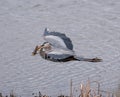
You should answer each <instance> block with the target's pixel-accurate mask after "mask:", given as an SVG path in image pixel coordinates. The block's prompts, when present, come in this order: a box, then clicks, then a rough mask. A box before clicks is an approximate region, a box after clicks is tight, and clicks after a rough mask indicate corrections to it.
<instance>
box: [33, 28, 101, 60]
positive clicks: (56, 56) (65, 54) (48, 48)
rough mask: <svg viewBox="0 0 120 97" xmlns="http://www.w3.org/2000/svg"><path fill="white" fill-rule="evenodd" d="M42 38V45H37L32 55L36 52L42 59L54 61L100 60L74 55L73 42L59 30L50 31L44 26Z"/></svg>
mask: <svg viewBox="0 0 120 97" xmlns="http://www.w3.org/2000/svg"><path fill="white" fill-rule="evenodd" d="M43 38H44V40H45V42H44V43H43V44H42V45H39V46H38V45H37V46H36V47H35V49H34V51H33V52H32V55H36V54H37V53H39V54H40V56H41V57H42V58H44V59H47V60H50V61H54V62H67V61H72V60H77V61H88V62H100V61H101V59H99V58H97V57H96V58H92V59H90V58H81V57H77V56H76V55H75V52H74V50H73V44H72V41H71V39H70V38H69V37H67V36H66V35H65V34H63V33H60V32H55V31H52V32H50V31H49V29H47V28H45V30H44V34H43Z"/></svg>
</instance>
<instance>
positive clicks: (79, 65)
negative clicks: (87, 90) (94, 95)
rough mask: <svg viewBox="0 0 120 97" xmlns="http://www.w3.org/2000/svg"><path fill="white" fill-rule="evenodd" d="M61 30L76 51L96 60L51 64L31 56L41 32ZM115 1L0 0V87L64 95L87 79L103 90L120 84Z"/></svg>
mask: <svg viewBox="0 0 120 97" xmlns="http://www.w3.org/2000/svg"><path fill="white" fill-rule="evenodd" d="M45 27H48V28H49V29H50V30H52V31H59V32H62V33H65V34H66V35H67V36H68V37H70V38H71V40H72V42H73V44H74V51H75V52H76V55H78V56H82V57H87V58H93V57H99V58H102V59H103V62H100V63H89V62H82V61H80V62H79V61H71V62H67V63H55V62H51V61H47V60H44V59H42V58H41V57H40V56H39V55H36V56H32V54H31V53H32V51H33V49H34V47H35V46H36V45H38V44H42V43H43V42H44V39H43V31H44V28H45ZM119 74H120V0H0V92H2V93H4V94H7V93H10V91H11V90H13V91H14V92H15V93H16V94H17V95H21V96H22V97H29V96H30V97H31V96H32V93H37V92H38V91H41V92H42V93H46V94H48V95H58V94H60V93H63V94H69V87H70V86H69V84H70V80H71V79H72V80H73V85H74V87H76V88H78V87H79V85H80V83H84V82H86V81H87V80H88V78H89V79H90V80H91V81H94V80H96V81H99V82H100V83H101V88H102V89H104V90H109V91H114V90H115V89H116V88H117V87H118V85H119V84H120V76H119Z"/></svg>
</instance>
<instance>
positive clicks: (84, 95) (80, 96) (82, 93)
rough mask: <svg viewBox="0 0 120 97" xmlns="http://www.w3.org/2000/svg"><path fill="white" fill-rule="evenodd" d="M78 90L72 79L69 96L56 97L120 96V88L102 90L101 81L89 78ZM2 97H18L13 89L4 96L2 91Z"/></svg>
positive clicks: (40, 95) (34, 96)
mask: <svg viewBox="0 0 120 97" xmlns="http://www.w3.org/2000/svg"><path fill="white" fill-rule="evenodd" d="M92 83H96V84H97V85H96V86H97V88H96V87H94V88H93V87H92V86H91V84H92ZM76 91H77V92H79V93H77V92H74V89H73V82H72V80H71V81H70V94H69V95H67V96H66V95H63V94H61V95H58V96H56V97H120V91H119V89H118V90H117V92H115V93H112V92H109V91H104V90H101V89H100V83H99V82H98V81H93V82H90V81H89V80H88V81H87V82H86V83H85V84H80V86H79V90H76ZM76 93H77V95H76ZM32 96H33V97H51V96H48V95H46V94H42V93H41V92H40V91H39V92H38V94H36V93H32ZM0 97H17V96H16V95H15V93H13V91H12V92H11V93H10V94H9V95H6V96H3V95H2V93H0Z"/></svg>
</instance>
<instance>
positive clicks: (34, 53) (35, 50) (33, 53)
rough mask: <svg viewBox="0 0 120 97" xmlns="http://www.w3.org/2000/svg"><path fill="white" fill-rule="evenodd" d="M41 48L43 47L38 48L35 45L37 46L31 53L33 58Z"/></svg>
mask: <svg viewBox="0 0 120 97" xmlns="http://www.w3.org/2000/svg"><path fill="white" fill-rule="evenodd" d="M42 47H43V46H42V45H40V46H38V45H37V46H36V47H35V49H34V51H33V52H32V55H33V56H34V55H36V54H37V51H39V50H40V49H41V48H42Z"/></svg>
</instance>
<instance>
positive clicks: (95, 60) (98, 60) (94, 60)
mask: <svg viewBox="0 0 120 97" xmlns="http://www.w3.org/2000/svg"><path fill="white" fill-rule="evenodd" d="M89 62H102V59H100V58H97V57H96V58H93V59H89Z"/></svg>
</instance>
